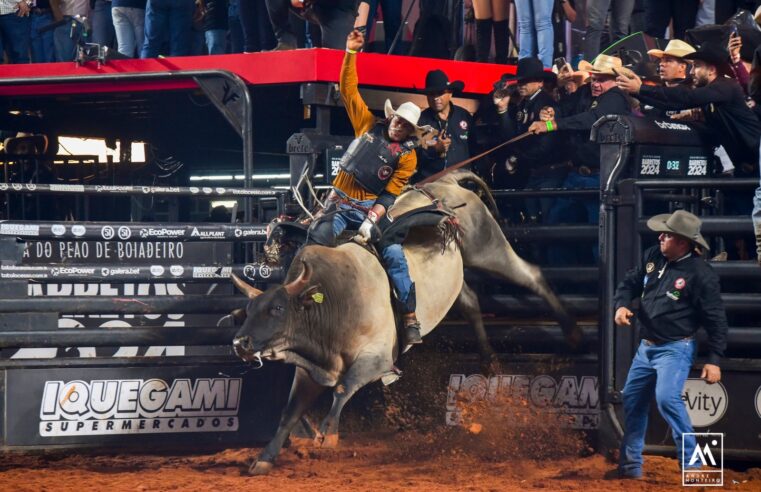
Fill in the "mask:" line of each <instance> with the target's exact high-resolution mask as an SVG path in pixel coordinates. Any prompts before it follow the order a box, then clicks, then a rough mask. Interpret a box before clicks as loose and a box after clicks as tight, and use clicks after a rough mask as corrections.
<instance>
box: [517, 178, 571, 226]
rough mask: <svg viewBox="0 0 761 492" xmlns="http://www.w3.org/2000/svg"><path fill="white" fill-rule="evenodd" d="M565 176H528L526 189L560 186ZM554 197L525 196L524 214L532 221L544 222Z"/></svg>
mask: <svg viewBox="0 0 761 492" xmlns="http://www.w3.org/2000/svg"><path fill="white" fill-rule="evenodd" d="M564 179H565V176H563V175H562V174H558V175H556V176H545V177H533V176H532V177H530V178H529V179H528V181H527V182H526V186H525V188H526V189H527V190H541V189H552V188H560V187H561V185H562V184H563V180H564ZM554 202H555V199H554V198H526V214H527V215H528V216H529V218H530V219H531V220H532V221H538V220H539V218H541V222H546V221H547V218H548V216H549V215H550V210H551V209H552V204H553V203H554Z"/></svg>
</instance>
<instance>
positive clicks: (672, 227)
mask: <svg viewBox="0 0 761 492" xmlns="http://www.w3.org/2000/svg"><path fill="white" fill-rule="evenodd" d="M700 224H701V223H700V219H699V218H697V217H696V216H695V215H693V214H691V213H690V212H687V211H685V210H677V211H676V212H674V213H673V214H659V215H656V216H654V217H651V218H650V219H649V220H648V221H647V227H649V228H650V230H652V231H655V232H668V233H671V234H676V235H678V236H682V237H683V238H685V239H689V240H690V241H692V242H693V243H695V244H698V245H700V247H702V248H704V249H706V250H709V249H711V247H710V246H708V242H707V241H706V240H705V238H704V237H703V236H702V235H701V234H700Z"/></svg>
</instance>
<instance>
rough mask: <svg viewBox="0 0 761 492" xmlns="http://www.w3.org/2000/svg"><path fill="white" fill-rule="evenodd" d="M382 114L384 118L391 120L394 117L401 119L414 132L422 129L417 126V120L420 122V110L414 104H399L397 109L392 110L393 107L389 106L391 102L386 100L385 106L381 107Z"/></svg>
mask: <svg viewBox="0 0 761 492" xmlns="http://www.w3.org/2000/svg"><path fill="white" fill-rule="evenodd" d="M383 112H384V113H385V115H386V118H391V117H392V116H394V115H396V116H398V117H400V118H402V119H403V120H405V121H406V122H408V123H410V124H411V125H412V126H414V127H415V131H416V132H420V131H422V130H423V128H421V127H419V126H418V124H417V122H418V120H420V108H419V107H418V105H417V104H415V103H412V102H409V101H408V102H406V103H402V104H400V105H399V107H398V108H396V110H394V107H393V106H392V105H391V100H389V99H386V104H384V105H383Z"/></svg>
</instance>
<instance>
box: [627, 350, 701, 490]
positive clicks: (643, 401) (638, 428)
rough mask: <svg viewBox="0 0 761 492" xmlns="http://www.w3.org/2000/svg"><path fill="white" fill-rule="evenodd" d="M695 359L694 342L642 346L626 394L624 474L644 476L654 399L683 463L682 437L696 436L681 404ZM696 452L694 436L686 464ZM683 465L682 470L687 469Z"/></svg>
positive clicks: (686, 442) (686, 443) (688, 441)
mask: <svg viewBox="0 0 761 492" xmlns="http://www.w3.org/2000/svg"><path fill="white" fill-rule="evenodd" d="M694 356H695V341H694V340H692V339H690V340H679V341H677V342H669V343H664V344H663V345H648V343H647V342H645V341H644V340H643V341H642V342H640V345H639V349H638V350H637V354H636V355H635V356H634V360H633V361H632V367H631V369H629V375H628V377H627V378H626V384H625V385H624V390H623V395H624V415H625V417H624V419H625V426H626V431H625V432H624V438H623V441H622V442H621V458H620V461H619V465H618V469H619V471H620V472H621V474H623V475H626V476H630V477H641V476H642V448H643V447H644V445H645V432H646V431H647V418H648V413H649V412H650V403H651V402H652V400H653V396H655V402H656V404H657V405H658V411H659V412H660V414H661V415H662V416H663V418H664V419H665V420H666V422H667V423H668V425H669V426H670V427H671V432H672V437H673V438H674V442H675V443H676V448H677V457H678V459H679V460H680V462H681V457H682V434H684V433H688V432H693V430H692V423H691V422H690V416H689V415H688V414H687V409H686V407H685V405H684V401H682V391H683V389H684V382H685V381H686V380H687V376H688V375H689V373H690V367H692V359H693V357H694ZM694 450H695V436H685V437H684V455H685V457H686V460H687V461H689V459H690V456H692V453H693V451H694ZM681 464H682V467H683V468H684V467H685V466H684V465H686V463H681ZM687 468H689V466H687Z"/></svg>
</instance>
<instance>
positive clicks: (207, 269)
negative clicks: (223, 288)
mask: <svg viewBox="0 0 761 492" xmlns="http://www.w3.org/2000/svg"><path fill="white" fill-rule="evenodd" d="M231 273H232V267H221V266H220V267H217V266H197V267H193V278H230V274H231Z"/></svg>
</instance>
